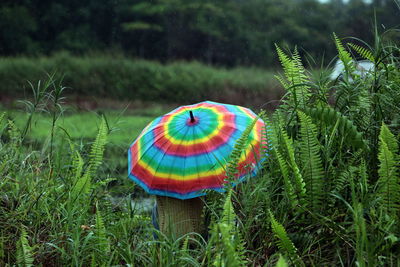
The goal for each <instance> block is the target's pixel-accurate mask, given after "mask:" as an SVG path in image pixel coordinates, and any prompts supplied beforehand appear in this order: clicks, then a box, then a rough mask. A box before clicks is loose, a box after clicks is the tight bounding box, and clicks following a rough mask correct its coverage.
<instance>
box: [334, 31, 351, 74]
mask: <svg viewBox="0 0 400 267" xmlns="http://www.w3.org/2000/svg"><path fill="white" fill-rule="evenodd" d="M333 39H334V40H335V45H336V49H337V51H338V57H339V59H340V61H341V62H342V63H343V66H344V69H345V73H344V74H345V75H344V77H345V80H348V79H349V77H350V76H349V75H350V74H351V73H353V72H354V70H355V66H354V61H353V58H352V57H351V55H350V53H349V52H348V51H347V50H346V49H345V48H344V47H343V44H342V41H341V40H340V39H339V38H338V37H337V36H336V34H335V33H334V34H333Z"/></svg>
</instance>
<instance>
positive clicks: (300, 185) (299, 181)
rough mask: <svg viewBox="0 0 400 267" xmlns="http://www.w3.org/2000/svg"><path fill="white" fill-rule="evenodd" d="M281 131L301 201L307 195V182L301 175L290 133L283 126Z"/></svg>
mask: <svg viewBox="0 0 400 267" xmlns="http://www.w3.org/2000/svg"><path fill="white" fill-rule="evenodd" d="M280 133H281V135H282V139H283V143H284V145H285V147H286V150H287V153H288V159H289V165H290V167H291V168H292V171H293V174H294V185H295V189H296V194H297V196H298V199H299V200H300V201H303V200H304V198H305V195H306V184H305V182H304V180H303V176H302V175H301V172H300V168H299V166H298V165H297V163H296V159H295V156H294V148H293V142H292V140H291V139H290V138H289V136H288V134H287V133H286V131H285V130H284V129H283V127H281V128H280Z"/></svg>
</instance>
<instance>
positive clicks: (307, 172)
mask: <svg viewBox="0 0 400 267" xmlns="http://www.w3.org/2000/svg"><path fill="white" fill-rule="evenodd" d="M298 115H299V118H300V138H301V141H300V155H301V162H302V167H303V168H302V169H303V178H304V181H305V183H306V189H307V198H308V203H309V204H310V206H312V207H313V208H314V209H315V210H317V209H321V208H322V201H323V199H324V194H323V192H324V188H323V184H324V181H323V177H324V171H323V167H322V160H321V155H320V147H321V145H320V143H319V141H318V139H317V127H316V126H315V125H314V124H313V123H312V122H311V118H310V117H309V116H307V115H306V114H305V113H303V112H301V111H298Z"/></svg>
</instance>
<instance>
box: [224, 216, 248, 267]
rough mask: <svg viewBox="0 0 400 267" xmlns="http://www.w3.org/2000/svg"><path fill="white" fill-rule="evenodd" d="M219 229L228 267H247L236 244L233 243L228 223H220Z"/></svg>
mask: <svg viewBox="0 0 400 267" xmlns="http://www.w3.org/2000/svg"><path fill="white" fill-rule="evenodd" d="M218 228H219V231H220V234H221V239H222V244H223V248H224V257H225V259H224V260H225V262H226V266H245V262H244V260H243V259H242V256H241V255H240V253H238V251H237V250H236V249H235V245H234V244H235V242H232V239H233V238H234V237H233V236H232V233H231V229H230V226H229V225H227V224H226V223H219V224H218Z"/></svg>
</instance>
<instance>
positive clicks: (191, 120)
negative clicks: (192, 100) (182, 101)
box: [189, 110, 195, 123]
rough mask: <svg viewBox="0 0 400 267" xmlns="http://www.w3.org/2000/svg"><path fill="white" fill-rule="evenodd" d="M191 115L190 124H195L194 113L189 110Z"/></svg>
mask: <svg viewBox="0 0 400 267" xmlns="http://www.w3.org/2000/svg"><path fill="white" fill-rule="evenodd" d="M189 114H190V122H191V123H193V122H194V121H195V119H194V116H193V112H192V111H191V110H189Z"/></svg>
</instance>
